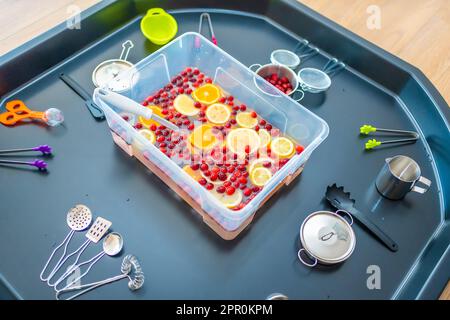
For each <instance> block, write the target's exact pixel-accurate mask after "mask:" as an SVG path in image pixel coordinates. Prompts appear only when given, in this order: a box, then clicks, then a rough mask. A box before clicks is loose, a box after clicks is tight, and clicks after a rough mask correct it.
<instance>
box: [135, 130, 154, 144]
mask: <svg viewBox="0 0 450 320" xmlns="http://www.w3.org/2000/svg"><path fill="white" fill-rule="evenodd" d="M138 132H139V134H140V135H141V136H143V137H145V138H146V139H147V140H148V141H150V143H155V140H156V138H155V134H154V133H153V132H152V131H150V130H148V129H141V130H139V131H138Z"/></svg>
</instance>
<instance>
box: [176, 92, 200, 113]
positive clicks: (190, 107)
mask: <svg viewBox="0 0 450 320" xmlns="http://www.w3.org/2000/svg"><path fill="white" fill-rule="evenodd" d="M173 106H174V107H175V109H176V110H177V111H178V112H179V113H181V114H184V115H185V116H190V117H191V116H195V115H197V114H198V113H199V112H200V109H199V108H196V107H195V106H194V100H192V99H191V97H189V96H188V95H186V94H180V95H179V96H178V97H176V98H175V100H173Z"/></svg>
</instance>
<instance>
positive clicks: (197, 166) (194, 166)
mask: <svg viewBox="0 0 450 320" xmlns="http://www.w3.org/2000/svg"><path fill="white" fill-rule="evenodd" d="M199 168H200V165H199V164H198V163H193V164H191V169H192V170H194V171H195V170H198V169H199Z"/></svg>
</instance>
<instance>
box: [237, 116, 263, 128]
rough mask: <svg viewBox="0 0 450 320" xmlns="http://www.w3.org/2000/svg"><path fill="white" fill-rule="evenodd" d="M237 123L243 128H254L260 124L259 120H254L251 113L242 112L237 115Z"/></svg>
mask: <svg viewBox="0 0 450 320" xmlns="http://www.w3.org/2000/svg"><path fill="white" fill-rule="evenodd" d="M236 122H237V124H238V125H239V126H241V127H242V128H254V127H255V126H256V125H257V124H258V119H257V118H253V117H252V113H251V112H240V113H238V114H237V115H236Z"/></svg>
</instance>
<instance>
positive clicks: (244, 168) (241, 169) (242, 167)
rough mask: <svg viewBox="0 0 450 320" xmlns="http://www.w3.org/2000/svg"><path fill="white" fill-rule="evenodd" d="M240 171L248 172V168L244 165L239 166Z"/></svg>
mask: <svg viewBox="0 0 450 320" xmlns="http://www.w3.org/2000/svg"><path fill="white" fill-rule="evenodd" d="M238 169H239V170H240V171H245V170H247V168H246V167H245V166H244V165H243V164H241V165H239V167H238Z"/></svg>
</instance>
